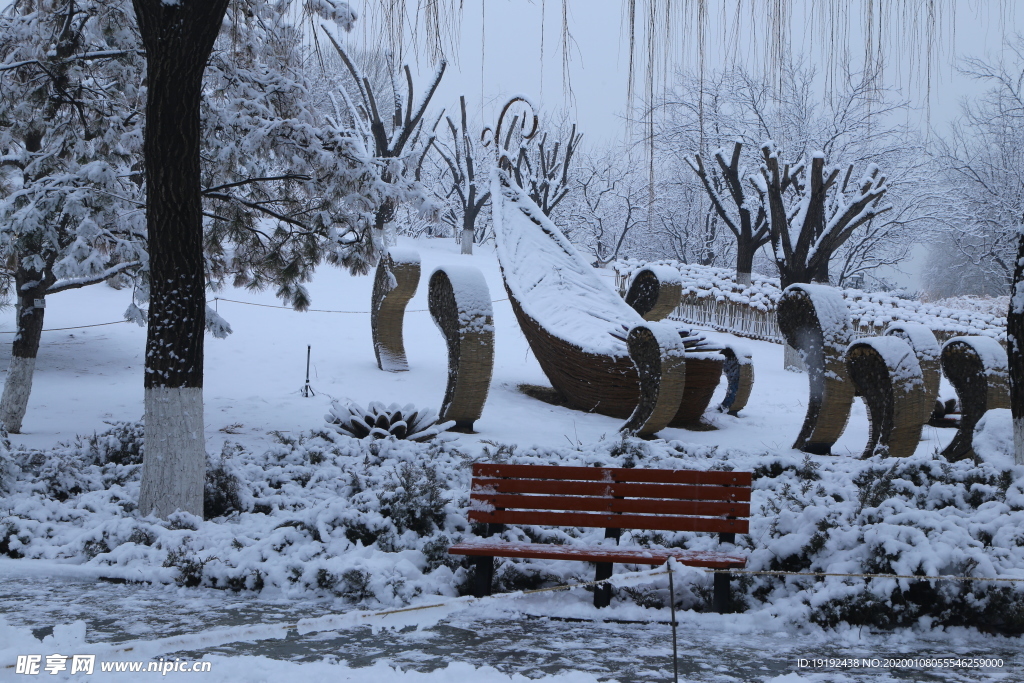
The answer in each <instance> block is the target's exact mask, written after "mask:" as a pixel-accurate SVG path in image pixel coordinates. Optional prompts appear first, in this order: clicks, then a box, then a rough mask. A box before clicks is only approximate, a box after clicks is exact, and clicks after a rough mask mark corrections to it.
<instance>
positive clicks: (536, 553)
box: [448, 542, 747, 569]
mask: <svg viewBox="0 0 1024 683" xmlns="http://www.w3.org/2000/svg"><path fill="white" fill-rule="evenodd" d="M448 552H449V553H451V554H452V555H470V556H479V557H523V558H533V559H539V560H576V561H579V562H613V563H629V564H650V565H660V564H664V563H665V562H666V561H668V558H669V557H674V558H676V559H677V560H678V561H679V562H681V563H683V564H686V565H690V566H694V567H709V568H712V569H739V568H741V567H743V566H745V565H746V563H747V558H746V556H745V555H742V554H738V553H719V552H709V551H705V550H684V549H682V548H658V549H654V548H619V547H616V546H568V545H549V544H544V543H500V542H490V543H459V544H456V545H453V546H452V547H451V548H449V549H448Z"/></svg>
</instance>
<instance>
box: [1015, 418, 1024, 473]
mask: <svg viewBox="0 0 1024 683" xmlns="http://www.w3.org/2000/svg"><path fill="white" fill-rule="evenodd" d="M1013 462H1014V463H1015V464H1017V465H1024V417H1015V418H1013Z"/></svg>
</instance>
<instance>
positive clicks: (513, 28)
mask: <svg viewBox="0 0 1024 683" xmlns="http://www.w3.org/2000/svg"><path fill="white" fill-rule="evenodd" d="M372 1H374V2H376V1H378V0H372ZM756 2H757V3H760V2H761V0H756ZM832 2H833V3H834V5H835V6H840V7H842V6H844V5H845V6H848V7H850V8H852V9H851V10H850V12H851V13H853V16H851V17H850V18H849V22H850V26H849V38H848V41H849V46H850V52H851V54H852V58H851V61H852V62H854V63H855V66H857V67H859V66H860V63H861V62H862V59H861V53H862V51H863V48H862V44H863V37H862V34H861V33H860V30H859V25H860V21H859V19H860V17H859V15H857V14H856V13H857V12H861V11H863V7H865V6H866V5H865V1H864V0H842V2H839V1H838V0H832ZM876 2H877V0H876ZM364 4H365V2H364V1H363V0H353V1H352V5H353V7H355V8H357V11H359V10H361V9H362V6H363V5H364ZM623 4H624V3H623V0H568V2H567V7H568V15H567V19H568V26H569V31H570V33H571V35H572V38H573V42H572V44H571V49H570V56H571V62H570V65H569V83H570V84H571V89H572V97H570V96H569V95H568V92H567V90H566V89H565V88H564V87H563V84H564V79H563V74H562V68H563V58H562V44H561V35H560V34H561V21H562V14H561V12H562V1H561V0H465V3H464V12H463V16H462V24H461V41H460V49H459V50H458V56H457V61H456V62H455V63H453V64H450V65H449V70H448V74H447V75H446V76H445V79H444V82H443V83H442V86H441V89H440V90H439V92H438V96H437V101H438V102H439V103H441V104H443V105H444V106H451V105H452V104H453V103H456V102H457V100H458V95H459V94H460V93H465V94H466V96H467V100H468V101H469V102H470V104H471V111H472V110H473V105H474V104H475V106H476V112H477V114H478V115H480V114H481V112H482V115H483V117H484V120H485V121H488V122H490V120H491V119H492V118H493V116H494V115H495V110H496V109H497V108H498V107H500V106H501V104H503V103H504V101H505V100H506V99H507V97H508V96H509V95H512V94H518V93H523V94H528V95H529V96H530V97H531V98H532V99H533V100H534V101H535V102H538V103H540V105H541V106H542V107H543V108H545V109H548V110H555V109H562V108H568V109H569V110H570V111H571V113H572V115H573V116H574V117H575V120H576V121H578V122H579V125H580V128H581V130H583V131H584V132H585V134H586V135H587V137H588V138H589V139H590V140H591V142H594V141H595V140H603V139H610V138H615V137H619V136H621V135H623V133H624V128H623V126H622V116H623V115H624V114H625V113H626V111H627V106H626V105H627V100H626V94H627V85H628V84H627V80H628V77H627V74H628V64H629V47H628V45H629V43H628V31H627V30H625V28H624V17H623V9H622V8H623ZM637 4H638V5H642V4H643V3H637ZM676 4H677V5H681V4H683V3H676ZM690 4H693V5H695V4H696V3H690ZM736 4H737V3H736V2H734V1H732V0H729V1H726V0H709V2H708V7H709V11H708V14H709V20H708V21H709V29H708V45H707V48H706V53H705V54H706V62H705V65H706V68H707V69H713V68H715V67H716V66H721V65H722V64H724V63H726V62H727V61H730V60H736V59H739V60H740V61H743V62H744V63H746V64H747V66H748V67H753V68H757V67H758V65H759V64H761V63H763V61H764V59H763V56H762V55H763V53H764V49H765V47H764V40H765V36H764V33H765V31H764V30H763V28H761V27H758V28H757V29H752V28H751V25H750V22H749V14H746V15H744V16H745V17H746V18H747V19H746V21H745V23H743V24H741V25H740V26H739V32H738V33H736V34H735V35H738V40H735V41H733V42H734V43H735V44H734V45H732V46H729V45H726V44H725V41H723V40H721V39H720V38H719V36H720V34H721V33H722V31H721V26H722V25H728V24H729V21H730V19H729V17H728V16H725V15H726V14H727V13H731V12H733V9H732V8H734V7H735V6H736ZM741 4H742V3H741ZM827 4H828V0H817V5H814V6H812V5H811V4H810V0H791V2H790V5H791V7H792V15H791V18H790V22H789V32H790V43H791V44H792V45H793V46H794V50H795V51H800V52H803V53H804V56H805V58H806V59H807V60H808V61H809V62H810V63H812V64H818V65H819V70H820V71H824V70H825V65H824V64H823V63H822V62H821V60H822V57H821V55H822V52H821V48H822V45H823V42H824V39H823V37H822V36H821V34H820V30H816V29H815V25H814V23H813V22H812V17H811V14H810V13H811V11H812V9H811V8H812V7H819V8H820V7H823V6H825V5H827ZM890 4H892V3H890ZM914 4H915V5H922V6H924V4H923V3H917V2H915V3H914ZM1015 4H1016V3H1015V2H1014V0H1002V1H1001V0H983V1H982V2H976V1H972V0H946V2H942V0H939V5H941V6H942V9H943V10H944V11H943V13H942V14H941V24H939V25H938V26H937V32H936V33H937V40H936V42H937V43H938V44H940V45H941V46H942V47H941V51H940V53H939V54H938V55H936V57H935V59H934V60H933V77H932V83H931V92H930V105H931V107H930V110H929V109H926V107H925V104H926V101H928V99H929V98H928V97H927V96H926V95H927V92H928V88H927V87H926V83H927V79H926V78H924V77H923V73H924V64H925V63H924V61H923V58H922V57H921V54H920V52H921V50H920V49H915V48H914V45H913V44H912V43H913V42H914V41H913V38H910V39H908V38H907V37H906V36H901V37H902V40H899V39H897V37H895V36H890V41H889V42H890V43H891V44H890V45H889V46H888V49H887V51H888V52H889V54H890V56H889V59H888V62H887V64H888V67H887V70H886V79H887V80H889V81H890V82H891V83H892V84H893V85H894V86H897V87H899V88H900V89H901V91H902V93H903V97H905V98H906V99H909V100H910V101H911V102H912V104H913V105H914V106H915V107H917V109H918V113H917V114H915V115H914V116H915V117H916V119H917V120H916V121H915V123H919V124H920V125H924V124H925V122H926V116H930V120H931V124H932V126H933V127H935V128H938V129H940V130H942V129H944V128H945V126H946V123H947V122H948V121H949V120H950V119H952V118H953V117H954V116H955V115H956V114H957V113H958V112H959V102H960V100H961V99H962V98H963V97H965V96H972V95H977V94H978V93H979V92H981V90H982V88H981V87H980V86H979V85H978V84H976V83H974V82H972V81H971V80H970V79H968V78H965V77H963V76H961V75H959V74H957V73H956V71H955V69H954V68H953V65H954V64H955V63H956V62H957V60H958V59H959V58H960V57H962V56H964V55H971V56H987V57H988V58H997V57H998V56H999V54H1000V47H1001V45H1002V43H1003V40H1004V37H1006V36H1009V37H1012V36H1013V35H1014V34H1015V33H1022V32H1024V23H1022V21H1021V17H1024V11H1021V12H1017V11H1015ZM746 5H750V3H746ZM542 17H543V23H542ZM921 25H922V28H921V31H922V33H921V35H923V30H924V28H923V22H921ZM542 27H543V29H542ZM897 28H898V27H896V26H893V27H891V28H890V31H891V32H895V31H896V29H897ZM347 40H349V41H353V42H355V43H362V42H364V41H367V40H369V42H370V44H371V45H372V44H375V41H378V40H379V35H378V34H377V33H376V32H375V31H374V30H373V28H372V26H371V23H370V22H367V21H364V22H363V23H362V26H361V27H358V28H356V29H355V30H354V31H353V32H352V34H351V35H350V36H348V37H347ZM542 40H543V59H542V58H541V54H542V44H541V43H542ZM900 43H903V44H902V45H901V44H900ZM908 43H910V44H908ZM376 44H379V42H377V43H376ZM727 52H728V55H727V54H726V53H727ZM696 55H697V50H696V39H695V38H693V37H692V35H691V36H690V39H689V40H688V41H679V42H678V43H677V44H676V45H675V46H674V48H673V51H672V56H671V57H670V58H669V59H668V60H667V61H668V63H669V64H670V69H671V68H674V67H683V68H695V67H696V65H697V56H696ZM421 80H425V79H421Z"/></svg>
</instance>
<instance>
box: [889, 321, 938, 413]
mask: <svg viewBox="0 0 1024 683" xmlns="http://www.w3.org/2000/svg"><path fill="white" fill-rule="evenodd" d="M885 334H886V336H893V337H899V338H900V339H904V340H906V342H907V343H908V344H910V348H911V349H913V350H914V355H915V356H916V357H917V362H918V364H920V366H921V378H922V380H923V381H924V393H925V397H926V400H925V402H924V403H923V404H922V406H921V415H922V417H921V424H927V423H928V422H929V420H931V418H932V413H933V412H935V402H936V401H937V400H938V398H939V380H940V379H941V378H942V367H941V365H940V360H939V357H940V356H941V354H942V349H941V347H940V346H939V342H938V341H937V340H936V339H935V333H934V332H932V331H931V330H930V329H929V328H928V327H927V326H926V325H921V324H920V323H902V322H894V323H890V324H889V327H887V328H886V330H885Z"/></svg>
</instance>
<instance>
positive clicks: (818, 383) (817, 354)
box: [776, 284, 853, 455]
mask: <svg viewBox="0 0 1024 683" xmlns="http://www.w3.org/2000/svg"><path fill="white" fill-rule="evenodd" d="M776 313H777V315H778V317H779V329H780V330H781V331H782V334H783V336H785V338H786V343H788V344H789V345H790V346H792V347H793V348H795V349H797V351H799V352H800V355H801V357H802V358H803V360H804V364H805V365H806V366H807V379H808V383H809V385H810V395H809V397H808V400H807V416H806V417H805V418H804V424H803V428H802V429H801V430H800V434H799V436H797V439H796V443H794V444H793V448H796V449H797V450H801V451H806V452H807V453H813V454H816V455H828V454H830V453H831V450H832V445H833V444H834V443H835V442H836V441H837V440H838V439H839V436H840V435H841V434H842V433H843V430H844V429H846V422H847V421H848V420H849V419H850V406H851V405H852V404H853V383H852V382H850V380H849V377H848V376H847V374H846V363H845V357H846V347H847V346H849V344H850V313H849V310H848V309H847V307H846V302H845V301H843V297H842V294H840V293H839V291H838V290H836V289H834V288H833V287H829V286H827V285H811V284H793V285H790V286H789V287H786V289H785V291H784V292H783V293H782V297H781V298H780V299H779V303H778V306H777V308H776Z"/></svg>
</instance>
